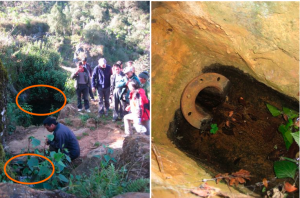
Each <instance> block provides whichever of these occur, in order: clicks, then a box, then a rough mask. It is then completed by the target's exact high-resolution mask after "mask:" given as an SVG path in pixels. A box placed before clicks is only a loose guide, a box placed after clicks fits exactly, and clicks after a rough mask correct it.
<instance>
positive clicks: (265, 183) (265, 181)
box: [263, 178, 268, 188]
mask: <svg viewBox="0 0 300 198" xmlns="http://www.w3.org/2000/svg"><path fill="white" fill-rule="evenodd" d="M263 185H264V186H265V187H266V188H268V180H267V179H266V178H264V179H263Z"/></svg>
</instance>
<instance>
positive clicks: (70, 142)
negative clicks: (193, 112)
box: [43, 117, 80, 160]
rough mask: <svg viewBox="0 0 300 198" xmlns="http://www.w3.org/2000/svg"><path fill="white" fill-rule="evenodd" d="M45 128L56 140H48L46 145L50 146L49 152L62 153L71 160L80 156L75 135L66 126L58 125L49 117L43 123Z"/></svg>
mask: <svg viewBox="0 0 300 198" xmlns="http://www.w3.org/2000/svg"><path fill="white" fill-rule="evenodd" d="M43 124H44V127H45V128H46V129H47V130H48V131H49V132H53V135H54V139H53V140H52V141H50V140H48V139H47V138H46V140H45V144H46V145H49V151H55V152H58V150H60V151H61V152H63V153H65V154H66V155H68V156H69V157H70V158H71V160H74V159H76V158H77V157H79V156H80V147H79V143H78V140H77V138H76V136H75V135H74V133H73V132H72V131H71V130H70V129H69V128H68V127H66V126H65V125H63V124H61V123H58V122H57V121H56V119H55V118H54V117H47V118H46V119H45V120H44V121H43Z"/></svg>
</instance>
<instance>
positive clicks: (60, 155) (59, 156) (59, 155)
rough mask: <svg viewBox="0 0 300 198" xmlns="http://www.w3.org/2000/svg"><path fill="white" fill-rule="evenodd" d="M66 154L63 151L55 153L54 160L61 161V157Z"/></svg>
mask: <svg viewBox="0 0 300 198" xmlns="http://www.w3.org/2000/svg"><path fill="white" fill-rule="evenodd" d="M63 156H64V154H63V153H55V154H54V160H55V161H57V162H58V161H60V160H61V158H62V157H63Z"/></svg>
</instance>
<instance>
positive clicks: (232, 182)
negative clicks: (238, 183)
mask: <svg viewBox="0 0 300 198" xmlns="http://www.w3.org/2000/svg"><path fill="white" fill-rule="evenodd" d="M234 183H235V179H234V178H232V179H231V180H230V182H229V185H230V186H232V185H233V184H234Z"/></svg>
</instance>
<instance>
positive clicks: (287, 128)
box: [266, 104, 299, 150]
mask: <svg viewBox="0 0 300 198" xmlns="http://www.w3.org/2000/svg"><path fill="white" fill-rule="evenodd" d="M266 105H267V108H268V110H269V111H270V112H271V114H272V115H273V116H274V117H276V116H279V115H282V116H283V117H284V119H285V120H286V124H281V125H280V126H279V127H278V131H279V132H280V133H281V134H282V136H283V139H284V142H285V145H286V148H287V150H288V149H289V148H290V146H291V145H292V143H293V141H294V140H293V136H295V137H296V135H297V134H293V133H294V132H295V131H298V126H297V125H295V124H294V121H293V119H295V118H299V113H298V112H296V111H294V110H291V109H289V108H286V107H283V108H282V111H281V110H279V109H277V108H276V107H274V106H272V105H270V104H266ZM297 141H298V140H297Z"/></svg>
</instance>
